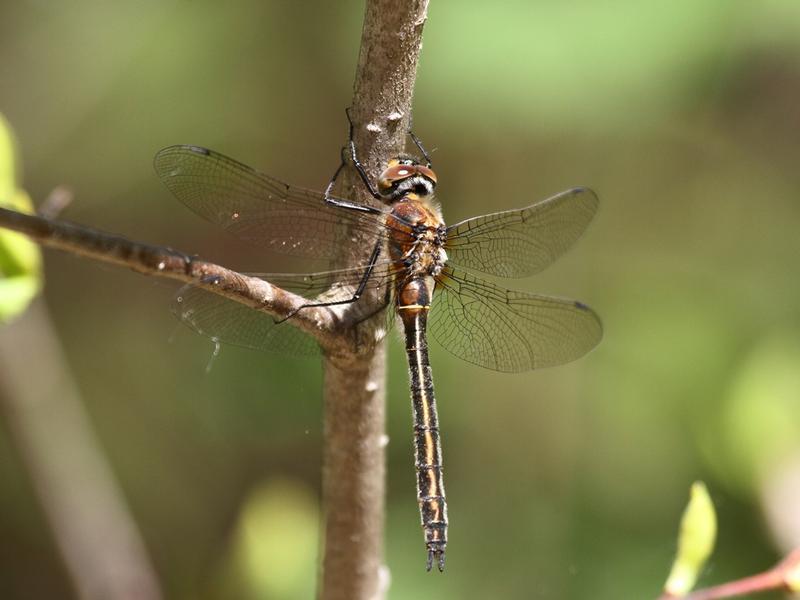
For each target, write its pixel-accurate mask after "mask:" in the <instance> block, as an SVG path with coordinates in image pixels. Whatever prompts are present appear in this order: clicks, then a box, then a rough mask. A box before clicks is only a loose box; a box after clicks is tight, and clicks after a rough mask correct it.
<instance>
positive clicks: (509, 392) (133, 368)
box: [0, 0, 800, 600]
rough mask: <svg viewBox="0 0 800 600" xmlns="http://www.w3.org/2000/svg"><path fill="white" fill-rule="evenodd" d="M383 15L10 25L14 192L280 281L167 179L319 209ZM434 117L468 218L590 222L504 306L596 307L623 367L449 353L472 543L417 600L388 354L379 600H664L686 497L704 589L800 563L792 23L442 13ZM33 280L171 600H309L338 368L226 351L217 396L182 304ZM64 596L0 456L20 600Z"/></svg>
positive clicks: (459, 532) (797, 10)
mask: <svg viewBox="0 0 800 600" xmlns="http://www.w3.org/2000/svg"><path fill="white" fill-rule="evenodd" d="M362 13H363V5H362V2H355V1H348V2H324V1H321V0H315V1H311V0H304V1H301V2H289V1H286V2H277V1H272V2H264V1H254V0H253V1H248V2H239V3H235V4H225V3H220V2H212V1H210V0H195V1H192V2H188V1H169V2H165V1H163V0H158V1H156V0H145V1H142V2H136V3H127V4H123V3H106V2H100V1H98V0H79V1H76V2H69V3H56V2H43V1H41V0H37V1H32V0H31V1H15V2H8V1H6V2H3V3H2V4H0V112H2V113H4V114H5V116H6V117H7V118H8V120H9V121H10V123H11V124H12V125H13V127H14V128H15V130H16V133H17V136H18V138H19V144H20V151H21V154H22V160H23V162H24V186H25V188H26V189H27V190H28V192H29V193H30V194H31V196H32V197H33V198H34V200H35V201H37V202H39V201H41V200H42V199H43V198H44V197H45V196H46V195H47V194H48V193H49V191H50V190H51V189H52V188H53V187H54V186H56V185H58V184H62V183H65V184H68V185H69V186H70V187H71V188H72V189H73V191H74V192H75V200H74V202H73V204H72V205H71V206H70V207H69V208H68V209H67V211H66V213H65V214H64V215H63V216H64V217H65V218H68V219H70V220H73V221H77V222H80V223H84V224H87V225H90V226H93V227H97V228H100V229H105V230H109V231H113V232H119V233H122V234H124V235H126V236H128V237H131V238H134V239H140V240H144V241H148V242H152V243H158V244H168V245H171V246H173V247H176V248H179V249H181V250H184V251H186V252H189V253H200V254H202V255H203V256H204V257H207V258H210V259H213V260H217V261H221V262H223V263H224V264H226V265H228V266H232V267H235V268H240V269H242V270H261V271H265V270H266V271H268V270H275V269H274V268H272V267H271V266H270V265H271V264H272V263H271V261H273V260H274V259H273V258H272V257H270V256H269V255H262V254H261V253H260V252H258V251H257V250H254V249H252V248H250V247H247V246H245V245H243V244H240V243H238V242H237V241H236V240H233V239H232V238H230V237H228V236H226V235H225V234H224V233H222V232H221V231H219V230H217V229H215V228H214V227H213V226H211V225H209V224H207V223H205V222H203V221H201V220H200V219H198V218H196V216H195V215H193V214H192V213H191V212H190V211H187V210H186V209H185V208H184V207H183V206H182V205H180V204H179V203H178V202H176V201H175V200H174V198H173V197H172V196H171V195H170V194H169V192H168V191H167V190H166V189H165V188H164V187H163V186H162V185H161V184H160V183H159V181H158V180H157V179H156V177H155V175H154V174H153V171H152V168H151V159H152V156H153V155H154V153H155V152H156V151H157V150H158V149H160V148H161V147H163V146H167V145H170V144H175V143H194V144H200V145H204V146H208V147H212V148H215V149H217V150H220V151H222V152H224V153H226V154H228V155H230V156H233V157H236V158H238V159H240V160H242V161H243V162H246V163H248V164H251V165H253V166H256V167H258V168H260V169H262V170H265V171H266V172H268V173H270V174H274V175H276V176H278V177H281V178H283V179H285V180H287V181H290V182H293V183H296V184H299V185H303V186H306V187H312V188H318V189H321V188H323V187H324V185H325V184H326V183H327V182H328V179H329V177H330V175H331V173H332V172H333V170H334V169H335V167H336V166H337V164H338V156H339V154H338V153H339V148H340V146H341V145H342V143H343V142H344V141H345V136H346V121H345V118H344V113H343V109H344V107H345V106H347V105H348V104H349V102H350V97H351V90H352V80H353V74H354V69H355V64H356V60H357V53H358V43H359V36H360V27H361V20H362ZM416 90H417V91H416V99H415V112H414V124H415V131H416V132H417V133H418V134H419V135H420V136H421V137H422V139H423V140H424V141H425V142H426V144H427V145H428V146H429V147H433V148H436V151H435V154H434V157H433V158H434V162H435V166H436V169H437V173H438V175H439V181H440V185H439V189H438V191H439V198H440V200H441V202H442V205H443V209H444V213H445V216H446V218H447V219H448V221H449V222H456V221H458V220H461V219H462V218H466V217H468V216H471V215H475V214H481V213H486V212H491V211H496V210H501V209H507V208H514V207H521V206H524V205H527V204H530V203H531V202H533V201H535V200H536V199H540V198H543V197H546V196H548V195H550V194H553V193H555V192H558V191H561V190H563V189H566V188H568V187H571V186H574V185H588V186H590V187H592V188H593V189H595V190H596V191H597V192H598V194H599V196H600V198H601V210H600V213H599V214H598V216H597V218H596V220H595V222H594V223H593V225H592V226H591V227H590V229H589V232H588V233H587V235H586V236H585V237H584V238H583V239H582V240H581V241H580V242H579V244H578V245H577V246H576V248H575V249H574V250H573V251H571V252H570V253H569V254H568V255H567V256H565V257H564V258H563V259H561V260H560V261H559V262H558V263H557V264H556V265H554V266H553V267H552V268H551V269H550V270H548V271H547V272H545V273H543V274H542V275H541V276H538V277H536V278H535V279H531V280H530V281H521V282H511V284H512V286H516V287H518V288H519V289H524V290H528V291H537V292H543V293H552V294H556V295H564V296H570V297H575V298H579V299H581V300H583V301H585V302H587V303H588V304H590V305H591V306H592V307H594V308H595V309H596V310H597V311H598V313H599V314H600V315H601V316H602V318H603V320H604V325H605V339H604V340H603V342H602V344H601V345H600V346H599V348H598V349H597V350H596V351H594V352H593V353H591V354H590V355H588V356H587V357H585V358H584V359H582V360H580V361H578V362H576V363H574V364H570V365H567V366H564V367H560V368H554V369H549V370H545V371H541V372H533V373H529V374H524V375H517V376H513V375H502V374H497V373H492V372H487V371H484V370H481V369H480V368H478V367H473V366H471V365H468V364H466V363H463V362H460V361H458V360H457V359H455V358H452V357H451V356H450V355H449V354H448V353H447V352H446V351H444V350H441V349H439V348H436V347H434V348H433V350H432V362H433V365H434V373H435V378H436V385H437V395H438V398H439V403H440V419H441V423H442V430H443V443H444V456H445V463H446V465H447V491H448V494H449V498H450V519H451V532H450V545H449V547H448V564H447V570H446V572H445V574H444V575H439V574H433V573H432V574H426V573H425V572H424V547H423V542H422V535H421V532H420V530H419V528H418V519H419V517H418V514H417V507H416V502H415V497H414V476H413V465H412V447H411V423H410V410H409V398H408V389H407V375H406V365H405V361H404V355H403V351H402V348H401V345H400V343H399V341H398V340H399V337H398V336H395V339H393V340H392V341H391V344H390V345H391V350H390V358H389V360H390V372H389V406H388V434H389V436H390V440H391V442H390V445H389V447H388V474H389V481H388V492H389V495H388V498H387V505H388V506H387V520H388V530H387V535H386V559H387V562H388V566H389V568H390V569H391V576H392V584H391V585H392V587H391V594H390V597H391V598H396V599H405V598H414V599H423V598H437V599H438V598H470V599H471V598H520V599H522V598H548V599H550V598H552V599H585V598H592V599H593V600H601V599H609V600H610V599H614V600H619V599H620V598H623V599H628V598H631V599H639V598H654V597H655V596H657V594H658V592H659V589H660V586H661V585H662V583H663V580H664V578H665V577H666V574H667V572H668V569H669V565H670V561H671V558H672V553H673V551H674V546H675V534H676V530H677V526H678V519H679V516H680V512H681V510H682V508H683V505H684V503H685V500H686V498H687V495H688V489H689V486H690V484H691V482H692V481H694V480H695V479H698V478H699V479H703V480H705V481H706V482H707V484H708V486H709V489H710V490H711V493H712V496H713V498H714V500H715V503H716V505H717V508H718V511H719V522H720V537H719V543H718V549H717V552H716V553H715V555H714V557H713V559H712V561H711V563H710V568H709V569H708V570H707V573H706V574H705V575H704V577H703V579H702V583H703V584H709V583H712V582H721V581H725V580H728V579H731V578H734V577H738V576H743V575H746V574H749V573H752V572H755V571H758V570H761V569H763V568H766V567H767V566H769V565H770V564H772V563H773V562H775V561H776V560H777V559H778V558H779V557H780V556H781V555H782V554H783V553H785V552H786V550H787V549H788V548H789V547H790V546H791V545H792V544H794V545H800V524H798V523H799V522H800V501H794V502H792V501H789V502H788V503H785V505H784V508H783V509H780V510H777V509H775V506H776V505H775V502H776V500H775V498H776V497H778V496H780V497H781V498H783V499H784V501H785V500H786V494H787V493H789V494H790V498H791V497H792V496H791V492H786V490H787V485H788V484H786V481H790V480H791V478H792V477H797V473H798V471H800V468H798V467H797V455H798V453H799V452H800V375H798V367H800V308H799V307H800V276H799V272H798V259H800V234H798V225H800V167H799V166H798V165H800V143H799V142H798V140H800V4H798V3H797V2H796V0H764V1H762V2H747V1H737V0H675V1H673V2H669V3H655V2H648V3H643V2H636V1H635V0H615V1H613V2H604V3H599V2H590V1H588V0H584V1H578V0H573V1H572V2H552V1H544V0H540V1H535V2H532V1H530V0H516V1H508V2H502V3H494V4H493V3H486V2H474V1H461V2H444V1H441V0H433V2H432V3H431V6H430V14H429V21H428V23H427V25H426V27H425V36H424V48H423V53H422V59H421V65H420V72H419V79H418V82H417V88H416ZM45 258H46V260H45V273H46V287H45V292H44V294H45V298H46V301H47V304H48V307H49V309H50V311H51V313H52V315H53V318H54V320H55V323H56V326H57V330H58V333H59V335H60V338H61V342H62V343H63V346H64V348H65V350H66V354H67V356H68V360H69V367H70V368H71V369H72V371H73V373H74V376H75V377H76V379H77V381H78V384H79V386H80V389H81V392H82V394H83V397H84V401H85V403H86V405H87V409H88V411H89V414H90V416H91V419H92V422H93V424H94V426H95V427H96V429H97V432H98V435H99V438H100V441H101V443H102V447H103V449H104V451H105V452H106V453H107V455H108V458H109V460H110V462H111V465H112V467H113V469H114V472H115V474H116V476H117V477H118V479H119V482H120V484H121V486H122V488H123V490H124V492H125V494H126V497H127V500H128V502H129V504H130V507H131V510H132V513H133V515H134V517H135V518H136V521H137V523H138V525H139V527H140V528H141V531H142V535H143V537H144V540H145V542H146V544H147V548H148V551H149V553H150V555H151V557H152V559H153V561H154V563H155V565H156V568H157V571H158V574H159V577H160V579H161V582H162V585H163V587H164V590H165V595H166V596H167V597H168V598H176V599H197V598H209V599H211V598H214V599H216V598H310V597H312V596H313V590H314V587H315V579H316V567H315V564H316V560H317V552H318V541H319V532H318V515H317V511H318V508H319V486H320V481H319V480H320V443H321V431H320V429H321V402H320V398H321V391H320V386H321V381H320V379H321V378H320V375H321V369H320V366H319V364H317V363H316V362H314V361H302V360H299V359H290V358H285V357H280V356H275V355H267V354H259V353H255V352H251V351H247V350H243V349H238V348H227V347H226V348H223V349H222V352H221V354H220V356H219V357H218V358H217V360H216V361H215V362H214V365H213V368H212V369H211V371H210V372H209V373H206V363H207V362H208V360H209V357H210V354H211V351H212V349H213V348H212V345H211V344H210V343H209V342H208V341H207V340H205V339H203V338H200V337H197V336H195V335H194V334H192V333H191V332H190V331H189V330H188V329H185V328H183V327H181V326H179V325H177V324H176V322H175V321H174V320H173V317H172V315H171V314H170V311H169V304H170V300H171V296H172V294H173V293H174V291H175V289H176V287H177V286H173V285H171V284H170V283H168V282H163V281H155V280H152V279H148V278H143V277H140V276H138V275H135V274H132V273H130V272H128V271H125V270H119V269H113V268H110V267H103V266H98V265H97V264H94V263H92V262H89V261H85V260H81V259H78V258H75V257H73V256H69V255H64V254H60V253H57V252H54V251H47V252H46V256H45ZM0 335H2V331H0ZM22 351H24V349H22ZM29 362H30V369H31V372H30V374H29V376H30V377H35V376H36V369H37V363H36V356H35V355H33V354H32V355H31V357H30V361H29ZM793 457H794V458H793ZM788 489H789V490H791V489H792V488H791V486H789V488H788ZM775 490H779V491H775ZM794 491H795V492H797V494H798V495H800V486H798V485H797V484H795V488H794ZM781 519H784V521H781ZM792 527H794V528H795V529H794V530H793V529H792ZM792 531H794V533H792ZM72 594H73V592H72V591H71V588H70V584H69V580H68V577H67V575H66V572H65V570H64V568H63V567H62V565H61V562H60V559H59V557H58V555H57V553H56V550H55V546H54V544H53V542H52V536H51V534H50V532H49V531H48V529H47V526H46V522H45V520H44V519H43V517H42V515H41V511H40V510H39V508H38V505H37V503H36V500H35V497H34V495H33V492H32V488H31V484H30V481H29V478H28V475H27V474H26V471H25V469H24V467H23V465H22V463H21V461H20V459H19V455H18V453H17V451H16V449H15V448H14V446H13V444H12V443H11V441H10V439H9V437H8V431H7V429H6V428H0V596H2V597H3V598H9V599H10V598H68V597H73V596H72Z"/></svg>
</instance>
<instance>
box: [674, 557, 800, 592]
mask: <svg viewBox="0 0 800 600" xmlns="http://www.w3.org/2000/svg"><path fill="white" fill-rule="evenodd" d="M798 571H800V548H798V549H797V550H794V551H793V552H791V553H790V554H789V555H788V556H787V557H786V558H785V559H784V560H782V561H781V562H779V563H778V564H777V565H775V566H774V567H773V568H772V569H769V570H768V571H764V572H763V573H758V574H757V575H751V576H749V577H744V578H742V579H737V580H736V581H729V582H727V583H722V584H720V585H715V586H712V587H708V588H703V589H700V590H695V591H693V592H691V593H689V594H687V595H685V596H682V597H681V600H717V599H719V598H735V597H736V596H744V595H745V594H752V593H757V592H766V591H770V590H787V591H788V590H789V584H788V581H787V578H788V577H790V576H791V575H792V574H794V577H795V578H798V579H800V577H798ZM675 598H676V597H675V596H672V595H669V594H663V595H662V596H661V597H660V598H659V600H675Z"/></svg>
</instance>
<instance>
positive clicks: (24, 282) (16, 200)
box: [0, 115, 42, 323]
mask: <svg viewBox="0 0 800 600" xmlns="http://www.w3.org/2000/svg"><path fill="white" fill-rule="evenodd" d="M14 148H15V144H14V139H13V135H12V133H11V130H10V128H9V126H8V123H7V122H6V121H5V119H4V118H3V116H2V115H0V206H2V207H4V208H12V209H14V210H18V211H20V212H28V213H30V212H33V203H32V202H31V199H30V198H29V197H28V195H27V194H26V193H25V192H24V191H22V190H17V189H16V187H15V186H16V177H15V173H16V168H17V167H16V160H15V150H14ZM41 265H42V256H41V252H40V250H39V247H38V246H37V245H36V244H34V243H33V242H32V241H30V240H29V239H28V238H27V237H25V236H24V235H22V234H19V233H16V232H14V231H8V230H5V229H0V323H6V322H8V321H10V320H11V319H13V318H14V317H17V316H18V315H20V314H21V313H22V312H23V311H24V310H25V309H26V308H27V306H28V304H29V303H30V302H31V300H33V298H35V297H36V294H37V293H38V292H39V290H40V289H41V288H42V268H41Z"/></svg>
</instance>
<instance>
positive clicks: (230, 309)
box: [172, 285, 320, 356]
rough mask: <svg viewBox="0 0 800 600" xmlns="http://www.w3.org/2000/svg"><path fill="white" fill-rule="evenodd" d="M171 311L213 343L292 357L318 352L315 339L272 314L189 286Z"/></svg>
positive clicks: (183, 290)
mask: <svg viewBox="0 0 800 600" xmlns="http://www.w3.org/2000/svg"><path fill="white" fill-rule="evenodd" d="M172 312H173V314H175V316H176V317H178V319H180V320H181V321H182V322H183V323H184V324H185V325H187V326H188V327H189V328H191V329H193V330H194V331H195V332H196V333H199V334H201V335H205V336H207V337H209V338H211V339H212V340H214V341H215V342H216V341H218V342H222V343H224V344H231V345H233V346H243V347H245V348H252V349H254V350H270V351H274V352H282V353H286V354H291V355H294V356H315V355H317V354H319V353H320V348H319V345H318V344H317V342H316V340H315V339H314V338H313V337H311V336H310V335H308V334H306V333H303V332H302V331H300V330H299V329H298V328H297V327H294V326H293V325H291V324H290V323H289V322H288V321H284V322H283V323H276V322H275V319H274V318H273V317H272V315H269V314H267V313H265V312H260V311H257V310H255V309H253V308H250V307H249V306H245V305H244V304H239V303H238V302H234V301H233V300H229V299H228V298H225V297H223V296H219V295H217V294H214V293H212V292H207V291H206V290H204V289H202V288H198V287H194V286H192V285H186V286H184V287H182V288H181V289H180V290H179V291H178V293H177V295H176V296H175V299H174V300H173V302H172Z"/></svg>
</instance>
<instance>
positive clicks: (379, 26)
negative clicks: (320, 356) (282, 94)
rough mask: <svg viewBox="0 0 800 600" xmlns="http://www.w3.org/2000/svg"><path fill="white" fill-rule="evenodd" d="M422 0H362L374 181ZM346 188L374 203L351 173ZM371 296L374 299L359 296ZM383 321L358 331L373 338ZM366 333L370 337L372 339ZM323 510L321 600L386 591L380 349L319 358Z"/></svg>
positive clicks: (393, 147) (410, 65) (360, 92)
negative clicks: (322, 372) (321, 368)
mask: <svg viewBox="0 0 800 600" xmlns="http://www.w3.org/2000/svg"><path fill="white" fill-rule="evenodd" d="M427 9H428V0H405V1H402V2H397V1H396V0H367V3H366V13H365V16H364V27H363V31H362V37H361V51H360V54H359V59H358V68H357V71H356V78H355V84H354V96H353V102H352V107H351V113H350V114H351V117H352V119H353V123H354V125H355V127H354V131H353V138H354V142H355V144H356V148H357V149H358V153H359V160H360V161H361V162H362V164H363V165H364V166H365V168H366V170H367V173H368V174H369V175H370V177H371V178H372V180H373V181H374V180H376V179H377V176H378V175H379V173H380V171H381V169H382V168H384V166H385V164H386V160H387V159H388V158H390V157H392V156H396V155H397V154H399V153H400V152H402V150H403V148H404V146H405V141H406V135H407V132H408V129H409V124H410V116H411V100H412V96H413V92H414V83H415V80H416V74H417V63H418V61H419V53H420V49H421V46H422V28H423V26H424V24H425V20H426V18H427ZM345 185H346V186H350V188H351V189H352V190H354V191H355V193H356V196H357V197H358V198H359V199H360V200H361V201H362V202H372V201H373V199H372V198H371V197H370V196H369V195H368V194H367V193H366V190H364V188H363V185H359V182H357V181H356V180H355V174H354V173H353V172H352V170H351V171H349V172H348V173H347V174H346V178H345ZM367 301H373V302H376V303H377V302H379V299H377V298H373V299H367ZM383 324H384V323H383V320H382V319H379V320H372V321H368V322H366V323H364V324H362V325H360V326H359V327H360V328H361V329H362V331H361V333H360V335H359V337H360V339H366V340H369V339H370V338H371V337H372V339H374V337H375V336H374V331H375V329H376V328H378V327H381V326H383ZM371 334H372V335H371ZM324 395H325V453H324V466H323V476H322V480H323V483H322V489H323V504H324V511H325V523H326V525H325V554H324V558H323V573H322V586H321V593H320V597H321V598H322V599H323V600H367V599H370V600H371V599H379V598H383V597H384V595H385V591H386V587H387V582H388V575H387V573H388V571H387V570H386V567H384V566H383V551H382V549H383V521H384V501H385V500H384V497H385V475H384V470H385V466H384V465H385V456H384V454H385V453H384V447H385V433H384V431H385V424H384V420H385V401H386V388H385V348H384V345H383V343H380V344H378V345H377V346H376V347H375V348H374V350H373V351H371V352H370V353H368V354H361V355H354V354H348V353H338V354H336V355H329V356H328V357H327V358H326V360H325V388H324Z"/></svg>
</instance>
